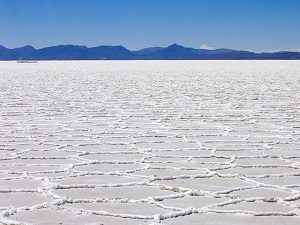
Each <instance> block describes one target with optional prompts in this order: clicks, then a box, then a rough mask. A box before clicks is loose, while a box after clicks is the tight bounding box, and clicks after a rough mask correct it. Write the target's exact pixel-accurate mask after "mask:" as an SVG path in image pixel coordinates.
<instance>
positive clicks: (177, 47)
mask: <svg viewBox="0 0 300 225" xmlns="http://www.w3.org/2000/svg"><path fill="white" fill-rule="evenodd" d="M167 48H169V49H183V48H186V47H183V46H182V45H178V44H176V43H174V44H172V45H170V46H168V47H167Z"/></svg>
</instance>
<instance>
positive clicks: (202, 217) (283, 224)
mask: <svg viewBox="0 0 300 225" xmlns="http://www.w3.org/2000/svg"><path fill="white" fill-rule="evenodd" d="M162 223H163V224H165V225H183V224H186V225H199V224H203V225H274V224H276V225H279V224H280V225H296V224H298V223H299V217H289V216H269V217H262V216H260V217H256V216H247V215H231V214H224V213H206V214H193V215H189V216H184V217H177V218H171V219H168V220H165V221H162Z"/></svg>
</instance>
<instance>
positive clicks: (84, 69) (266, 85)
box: [0, 61, 300, 225]
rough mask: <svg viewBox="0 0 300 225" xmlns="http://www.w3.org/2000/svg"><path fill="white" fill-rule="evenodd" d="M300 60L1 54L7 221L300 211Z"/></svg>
mask: <svg viewBox="0 0 300 225" xmlns="http://www.w3.org/2000/svg"><path fill="white" fill-rule="evenodd" d="M299 138H300V61H198V62H197V61H194V62H193V61H148V62H145V61H94V62H92V61H90V62H87V61H85V62H79V61H74V62H39V63H37V64H18V63H16V62H0V149H1V151H0V210H1V214H0V223H1V222H2V223H3V224H26V223H28V224H35V225H59V224H62V225H73V224H76V225H88V224H89V225H100V224H104V225H116V224H118V225H123V224H124V225H138V224H145V225H149V224H155V223H157V224H165V225H200V224H201V225H245V224H247V225H271V224H275V225H276V224H280V225H295V224H300V210H299V206H300V176H299V175H300V141H299Z"/></svg>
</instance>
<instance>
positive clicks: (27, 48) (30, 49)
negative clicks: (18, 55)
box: [15, 45, 35, 51]
mask: <svg viewBox="0 0 300 225" xmlns="http://www.w3.org/2000/svg"><path fill="white" fill-rule="evenodd" d="M15 50H19V51H34V50H35V48H34V47H32V46H31V45H25V46H23V47H19V48H15Z"/></svg>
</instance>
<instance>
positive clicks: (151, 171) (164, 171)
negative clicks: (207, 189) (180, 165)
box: [132, 168, 206, 178]
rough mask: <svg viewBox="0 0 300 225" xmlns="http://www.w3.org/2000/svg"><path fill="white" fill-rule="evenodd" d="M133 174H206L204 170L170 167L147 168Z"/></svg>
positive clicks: (166, 175)
mask: <svg viewBox="0 0 300 225" xmlns="http://www.w3.org/2000/svg"><path fill="white" fill-rule="evenodd" d="M132 174H133V175H142V176H148V177H149V176H155V177H160V178H162V177H170V176H183V175H200V174H202V175H203V174H206V172H205V171H204V170H202V171H201V170H200V169H199V170H170V169H161V168H160V169H147V170H141V171H137V172H134V173H132Z"/></svg>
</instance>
